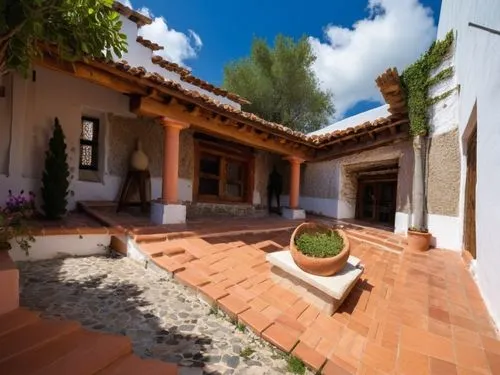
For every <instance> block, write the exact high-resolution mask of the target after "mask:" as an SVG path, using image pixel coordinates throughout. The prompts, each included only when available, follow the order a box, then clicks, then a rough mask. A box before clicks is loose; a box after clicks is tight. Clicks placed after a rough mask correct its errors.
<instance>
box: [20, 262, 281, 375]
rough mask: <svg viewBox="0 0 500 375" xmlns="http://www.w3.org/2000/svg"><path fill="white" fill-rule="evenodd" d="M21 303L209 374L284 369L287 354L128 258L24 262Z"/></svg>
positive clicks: (146, 354) (145, 354)
mask: <svg viewBox="0 0 500 375" xmlns="http://www.w3.org/2000/svg"><path fill="white" fill-rule="evenodd" d="M19 269H20V272H21V304H22V305H23V306H26V307H28V308H31V309H34V310H40V311H42V316H43V317H50V318H54V317H60V318H64V319H71V320H77V321H79V322H81V323H82V325H83V326H84V327H85V328H88V329H93V330H98V331H104V332H110V333H115V334H123V335H127V336H128V337H129V338H130V339H131V340H132V343H133V346H134V351H135V353H136V354H138V355H139V356H141V357H143V358H156V359H160V360H163V361H168V362H175V363H178V364H179V365H181V366H186V367H193V368H200V369H203V372H204V373H207V374H256V375H257V374H284V373H286V372H287V371H286V368H287V363H286V360H285V359H284V358H283V356H282V355H280V354H279V353H278V352H277V351H276V350H274V349H273V348H271V347H270V346H269V345H268V344H266V343H265V342H264V341H262V340H261V339H259V338H258V337H257V336H255V335H253V334H252V333H250V332H248V331H246V330H245V332H241V330H240V329H244V327H237V326H235V325H233V324H232V323H231V322H230V321H228V320H227V319H226V318H225V317H224V316H222V315H221V314H220V313H219V312H217V311H214V310H212V309H211V308H210V307H209V306H208V305H207V304H205V303H204V302H202V301H200V299H199V298H198V297H197V296H196V294H195V293H194V292H193V291H192V290H191V289H189V288H186V287H184V286H183V285H181V284H179V283H178V282H176V281H175V280H171V279H168V277H167V275H166V274H165V275H163V274H162V273H160V272H155V271H153V270H148V269H144V268H143V267H142V266H140V265H139V264H137V263H135V262H133V261H132V260H130V259H128V258H115V259H110V258H106V257H85V258H64V259H53V260H49V261H37V262H22V263H19Z"/></svg>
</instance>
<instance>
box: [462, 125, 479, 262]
mask: <svg viewBox="0 0 500 375" xmlns="http://www.w3.org/2000/svg"><path fill="white" fill-rule="evenodd" d="M476 182H477V128H476V129H475V130H474V132H473V133H472V135H471V136H470V138H469V142H468V145H467V179H466V182H465V230H464V248H465V250H466V251H468V252H469V253H470V254H471V255H472V257H473V258H474V259H476Z"/></svg>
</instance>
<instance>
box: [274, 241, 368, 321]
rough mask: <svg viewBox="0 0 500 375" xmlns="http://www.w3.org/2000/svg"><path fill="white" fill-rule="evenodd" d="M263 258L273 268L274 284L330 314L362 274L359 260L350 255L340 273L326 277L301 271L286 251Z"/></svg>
mask: <svg viewBox="0 0 500 375" xmlns="http://www.w3.org/2000/svg"><path fill="white" fill-rule="evenodd" d="M266 259H267V261H268V262H269V263H271V264H272V265H273V267H272V269H271V277H272V279H273V280H274V281H275V282H276V283H279V284H282V285H284V286H286V287H288V288H290V289H291V290H293V291H294V292H296V293H298V294H299V295H300V296H301V297H302V298H304V299H305V300H306V301H307V302H309V303H311V304H313V305H315V306H316V307H317V308H318V309H320V310H321V311H322V312H324V313H326V314H329V315H332V314H333V313H334V312H335V311H336V310H337V309H338V308H339V307H340V305H341V304H342V302H344V300H345V299H346V297H347V296H348V295H349V292H350V291H351V290H352V288H353V287H354V285H356V281H358V279H359V278H360V277H361V274H362V273H363V268H362V266H361V261H360V260H359V259H358V258H356V257H354V256H352V255H351V256H350V257H349V259H348V261H347V264H346V266H345V267H344V268H343V270H342V271H340V272H339V273H337V274H335V275H334V276H328V277H325V276H316V275H312V274H309V273H307V272H304V271H302V270H301V269H300V268H299V267H298V266H297V265H296V264H295V262H294V260H293V258H292V255H291V254H290V251H289V250H283V251H278V252H274V253H270V254H268V255H267V257H266Z"/></svg>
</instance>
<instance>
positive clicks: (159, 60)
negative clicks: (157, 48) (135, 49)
mask: <svg viewBox="0 0 500 375" xmlns="http://www.w3.org/2000/svg"><path fill="white" fill-rule="evenodd" d="M152 61H153V63H154V64H158V65H160V66H161V67H162V68H163V69H166V70H169V71H171V72H175V73H178V74H180V76H181V80H183V81H184V82H187V83H190V84H192V85H194V86H198V87H200V88H202V89H204V90H206V91H209V92H213V93H214V94H215V95H219V96H223V97H226V98H228V99H229V100H232V101H234V102H236V103H239V104H249V103H250V102H249V101H248V100H246V99H244V98H242V97H241V96H239V95H236V94H234V93H231V92H229V91H227V90H224V89H222V88H220V87H217V86H214V85H212V84H211V83H208V82H206V81H204V80H202V79H200V78H197V77H195V76H193V75H192V74H191V71H190V70H189V69H186V68H183V67H182V66H180V65H178V64H176V63H173V62H171V61H168V60H166V59H164V58H163V57H161V56H158V55H156V56H153V59H152Z"/></svg>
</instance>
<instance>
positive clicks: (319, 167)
mask: <svg viewBox="0 0 500 375" xmlns="http://www.w3.org/2000/svg"><path fill="white" fill-rule="evenodd" d="M391 160H394V162H395V163H397V164H398V166H399V172H398V188H397V189H398V193H397V203H396V210H397V211H398V212H406V213H409V212H410V204H411V187H412V174H413V151H412V148H411V143H410V142H404V143H399V144H396V145H391V146H386V147H381V148H377V149H374V150H369V151H365V152H361V153H359V154H355V155H349V156H346V157H343V158H340V159H336V160H331V161H326V162H320V163H310V164H307V165H306V168H305V173H304V174H303V175H304V178H303V181H302V189H301V195H302V196H305V197H313V198H331V199H339V200H342V201H345V202H347V203H348V204H349V205H351V206H353V207H354V206H355V205H356V195H357V189H358V181H357V173H356V172H357V170H359V169H360V168H366V167H369V166H371V165H373V166H376V165H377V164H379V163H385V162H388V161H391Z"/></svg>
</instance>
